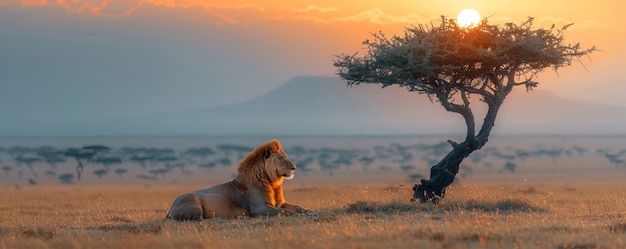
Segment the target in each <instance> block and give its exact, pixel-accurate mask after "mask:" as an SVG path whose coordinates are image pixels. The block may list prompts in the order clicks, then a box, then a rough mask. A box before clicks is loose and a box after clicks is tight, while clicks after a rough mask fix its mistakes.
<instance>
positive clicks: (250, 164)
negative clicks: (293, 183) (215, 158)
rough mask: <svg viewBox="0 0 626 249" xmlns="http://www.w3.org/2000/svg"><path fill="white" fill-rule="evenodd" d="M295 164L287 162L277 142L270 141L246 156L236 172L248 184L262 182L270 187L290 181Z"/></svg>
mask: <svg viewBox="0 0 626 249" xmlns="http://www.w3.org/2000/svg"><path fill="white" fill-rule="evenodd" d="M295 171H296V164H295V163H293V162H292V161H291V160H289V157H288V156H287V153H285V151H283V148H282V146H281V144H280V142H278V140H276V139H273V140H270V141H268V142H266V143H264V144H262V145H260V146H259V147H257V148H256V149H254V150H253V151H252V152H250V154H248V155H247V156H246V157H245V158H244V159H243V160H242V161H241V164H239V167H238V168H237V172H238V173H239V174H240V175H242V176H244V178H246V179H248V180H249V181H250V182H253V183H255V182H259V183H260V182H264V183H269V184H271V185H272V186H276V185H280V184H282V181H283V179H292V178H293V176H294V173H295Z"/></svg>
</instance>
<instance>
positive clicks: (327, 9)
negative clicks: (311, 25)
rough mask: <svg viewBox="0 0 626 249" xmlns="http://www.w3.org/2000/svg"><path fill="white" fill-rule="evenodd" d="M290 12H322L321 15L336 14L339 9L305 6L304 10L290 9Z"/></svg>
mask: <svg viewBox="0 0 626 249" xmlns="http://www.w3.org/2000/svg"><path fill="white" fill-rule="evenodd" d="M290 10H291V11H293V12H313V11H315V12H322V13H328V12H336V11H338V10H339V8H337V7H321V6H317V5H309V6H306V7H304V8H290Z"/></svg>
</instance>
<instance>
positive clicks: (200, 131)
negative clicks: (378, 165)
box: [53, 77, 626, 135]
mask: <svg viewBox="0 0 626 249" xmlns="http://www.w3.org/2000/svg"><path fill="white" fill-rule="evenodd" d="M473 101H474V102H473V103H472V104H473V106H474V109H475V113H476V114H477V116H476V120H477V122H482V116H481V114H482V113H484V108H480V106H481V105H482V102H480V101H478V99H473ZM624 114H626V108H621V107H612V106H603V105H597V104H589V103H584V102H577V101H572V100H566V99H562V98H559V97H557V96H556V95H554V94H552V93H550V92H545V91H541V90H535V91H532V92H525V91H524V90H523V89H522V88H520V89H516V90H514V92H513V93H512V94H511V95H510V96H509V97H508V98H507V100H506V101H505V103H504V105H503V107H502V108H501V110H500V113H499V115H498V119H497V121H496V127H495V128H494V130H493V132H494V133H499V134H606V133H626V128H625V127H626V115H624ZM478 125H480V124H478ZM53 128H58V129H60V130H59V131H60V134H68V135H77V134H78V135H253V134H258V135H336V134H342V135H357V134H371V135H384V134H450V133H457V134H462V133H464V132H465V126H464V122H463V120H462V118H461V117H460V116H459V115H458V114H454V113H449V112H446V111H445V110H444V109H443V108H442V107H441V106H440V104H439V103H437V102H434V103H431V102H430V100H429V99H428V98H427V96H425V95H419V94H417V93H411V92H407V91H406V89H402V88H397V87H388V88H384V89H383V88H380V87H379V86H378V85H359V86H355V87H347V86H346V84H345V82H344V81H342V80H340V79H339V78H338V77H298V78H294V79H293V80H291V81H289V82H287V83H285V84H283V85H282V86H280V87H278V88H276V89H274V90H273V91H270V92H268V93H266V94H263V95H260V96H258V97H256V98H253V99H250V100H248V101H245V102H241V103H237V104H233V105H226V106H220V107H215V108H209V109H202V110H194V111H186V112H176V113H165V114H154V115H147V116H142V117H125V118H119V119H115V120H112V119H107V120H98V121H95V120H91V121H85V122H76V123H73V124H67V125H65V126H63V125H59V126H58V127H53ZM63 130H66V131H65V132H62V131H63ZM72 132H73V133H72Z"/></svg>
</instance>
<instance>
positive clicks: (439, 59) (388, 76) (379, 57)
mask: <svg viewBox="0 0 626 249" xmlns="http://www.w3.org/2000/svg"><path fill="white" fill-rule="evenodd" d="M570 26H571V24H570V25H566V26H564V27H562V28H555V26H554V25H552V27H551V28H549V29H544V28H535V27H533V18H528V20H527V21H525V22H522V23H520V24H514V23H507V24H504V25H502V26H499V25H491V24H489V23H488V22H487V19H483V20H482V22H481V23H480V24H478V25H476V26H474V27H469V28H464V27H460V26H459V25H458V24H457V23H456V21H455V20H453V19H447V18H445V17H442V18H441V24H440V25H438V26H436V25H433V24H431V25H429V26H426V25H419V26H417V27H411V28H407V29H406V30H405V32H404V34H403V35H401V36H393V37H391V38H387V37H386V36H385V35H384V34H383V33H382V32H380V33H377V34H373V40H366V41H365V42H363V45H365V46H366V49H367V52H366V53H365V54H364V55H363V56H358V54H352V55H349V54H342V55H339V56H337V59H336V60H335V62H334V65H335V67H337V68H338V74H339V76H341V77H342V78H343V79H344V80H346V81H347V84H348V86H354V85H358V84H361V83H373V84H382V87H387V86H392V85H395V86H400V87H405V88H407V89H408V90H409V91H411V92H417V93H420V94H426V95H427V96H428V97H429V98H430V100H431V101H433V100H435V101H437V102H439V103H440V104H441V105H442V106H443V107H444V108H445V110H447V111H449V112H454V113H458V114H460V115H461V116H462V117H463V119H464V120H465V125H466V127H467V132H466V136H465V141H463V142H461V143H457V142H453V141H451V140H448V143H450V144H451V145H452V150H451V151H450V152H449V153H448V154H447V155H446V156H445V157H444V158H443V159H442V160H441V161H439V162H438V163H437V164H435V165H433V166H432V167H431V168H430V179H428V180H427V179H421V184H415V186H414V187H413V190H414V194H413V200H420V202H422V203H424V202H427V201H433V202H435V203H436V202H438V201H439V200H440V198H443V196H444V194H445V188H446V187H447V186H449V185H450V184H451V183H452V181H453V180H454V178H455V176H456V174H457V173H458V171H459V166H460V164H461V162H462V161H463V159H464V158H466V157H467V156H469V155H470V154H471V153H472V152H473V151H475V150H478V149H480V148H482V147H483V146H484V145H485V144H486V143H487V140H488V137H489V133H490V132H491V129H492V127H493V126H494V123H495V121H496V116H497V114H498V110H499V109H500V107H501V106H502V103H503V102H504V100H505V98H506V96H507V95H508V94H509V93H510V92H511V91H512V90H513V88H514V87H516V86H523V87H525V88H526V90H527V91H528V90H532V89H533V88H535V87H536V86H537V85H538V82H537V81H535V80H536V76H537V74H538V73H539V72H542V71H543V70H544V69H546V68H551V69H554V70H555V71H556V70H557V69H559V68H561V67H566V66H570V65H571V64H572V62H573V61H575V60H579V59H580V57H582V56H585V55H588V54H589V53H591V52H593V51H595V50H596V49H595V47H591V48H587V49H583V48H581V46H580V45H579V44H566V43H565V42H564V40H563V33H564V31H565V30H566V29H567V28H568V27H570ZM470 96H478V97H479V99H480V100H481V102H482V103H484V104H486V105H487V108H488V109H487V112H486V114H485V116H484V119H483V123H482V126H480V129H479V130H478V133H476V122H475V117H474V114H473V112H472V108H471V106H470ZM472 103H474V102H472Z"/></svg>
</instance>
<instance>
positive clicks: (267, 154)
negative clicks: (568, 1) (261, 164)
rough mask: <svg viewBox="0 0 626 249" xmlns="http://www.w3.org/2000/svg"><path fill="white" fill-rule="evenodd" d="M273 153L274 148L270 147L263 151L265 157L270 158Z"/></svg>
mask: <svg viewBox="0 0 626 249" xmlns="http://www.w3.org/2000/svg"><path fill="white" fill-rule="evenodd" d="M271 155H272V149H270V148H267V149H265V151H264V153H263V157H265V158H269V157H270V156H271Z"/></svg>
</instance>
